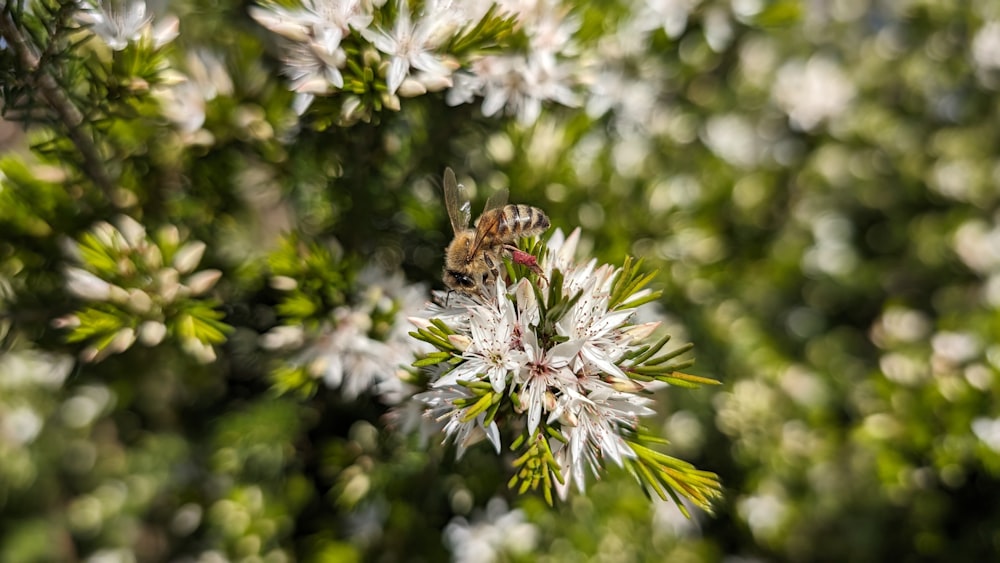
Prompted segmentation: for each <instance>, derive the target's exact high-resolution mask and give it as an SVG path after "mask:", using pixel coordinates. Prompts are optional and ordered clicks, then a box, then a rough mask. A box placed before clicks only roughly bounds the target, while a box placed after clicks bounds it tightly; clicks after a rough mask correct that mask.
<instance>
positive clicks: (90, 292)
mask: <svg viewBox="0 0 1000 563" xmlns="http://www.w3.org/2000/svg"><path fill="white" fill-rule="evenodd" d="M65 274H66V290H67V291H69V292H70V293H72V294H73V295H75V296H77V297H79V298H80V299H88V300H91V301H107V300H108V299H109V298H110V297H111V284H110V283H108V282H106V281H104V280H102V279H101V278H99V277H97V276H95V275H94V274H92V273H90V272H88V271H86V270H83V269H81V268H75V267H72V266H69V267H67V268H66V269H65ZM119 289H120V288H119Z"/></svg>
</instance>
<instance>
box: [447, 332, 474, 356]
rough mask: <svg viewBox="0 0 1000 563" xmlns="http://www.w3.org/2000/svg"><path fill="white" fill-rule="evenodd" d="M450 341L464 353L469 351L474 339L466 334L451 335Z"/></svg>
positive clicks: (449, 336)
mask: <svg viewBox="0 0 1000 563" xmlns="http://www.w3.org/2000/svg"><path fill="white" fill-rule="evenodd" d="M448 341H449V342H451V343H452V345H454V346H455V347H456V348H458V349H459V350H461V351H463V352H465V351H466V350H468V349H469V346H470V345H472V339H471V338H469V337H468V336H465V335H464V334H449V335H448Z"/></svg>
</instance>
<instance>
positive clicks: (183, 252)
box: [173, 240, 205, 274]
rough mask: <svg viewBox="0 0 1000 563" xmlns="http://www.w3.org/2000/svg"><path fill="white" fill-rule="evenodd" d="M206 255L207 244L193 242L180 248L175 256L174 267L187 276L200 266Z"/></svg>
mask: <svg viewBox="0 0 1000 563" xmlns="http://www.w3.org/2000/svg"><path fill="white" fill-rule="evenodd" d="M204 254H205V243H203V242H201V241H200V240H196V241H191V242H189V243H187V244H185V245H184V246H182V247H181V248H180V250H178V251H177V254H175V255H174V261H173V266H174V268H176V269H177V271H178V272H180V273H182V274H187V273H189V272H191V271H193V270H194V269H195V267H196V266H198V263H199V262H201V257H202V255H204Z"/></svg>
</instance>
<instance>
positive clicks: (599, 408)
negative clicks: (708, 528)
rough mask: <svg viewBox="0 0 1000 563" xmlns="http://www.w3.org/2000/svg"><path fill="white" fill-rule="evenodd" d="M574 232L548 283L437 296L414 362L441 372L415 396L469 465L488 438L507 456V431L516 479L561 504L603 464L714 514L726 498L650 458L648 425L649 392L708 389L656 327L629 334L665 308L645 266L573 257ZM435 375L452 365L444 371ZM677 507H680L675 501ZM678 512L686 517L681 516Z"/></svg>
mask: <svg viewBox="0 0 1000 563" xmlns="http://www.w3.org/2000/svg"><path fill="white" fill-rule="evenodd" d="M578 241H579V230H577V231H574V232H573V234H571V235H570V236H569V237H568V238H565V240H564V238H563V236H562V234H561V233H560V232H557V233H556V234H555V235H553V237H552V239H551V240H550V241H549V245H548V249H547V250H542V249H541V248H542V247H541V245H539V246H538V247H536V248H535V249H534V252H535V253H536V254H537V255H538V256H540V258H541V265H542V270H543V273H544V279H543V278H540V277H537V276H536V275H535V274H532V273H530V272H528V271H527V270H524V271H521V268H520V267H518V266H515V265H513V264H509V265H508V266H509V267H508V271H507V274H508V276H507V277H508V280H509V281H505V280H504V279H503V276H497V278H498V279H497V281H496V285H495V286H494V287H492V288H488V291H485V292H484V293H485V295H483V296H477V297H475V298H472V297H467V296H464V295H456V294H451V295H441V296H439V297H441V298H442V300H441V303H443V304H444V305H440V304H434V305H431V307H430V309H429V310H428V311H427V313H426V316H425V317H419V318H418V317H414V318H411V322H412V323H413V324H414V325H416V326H417V327H418V330H417V331H416V332H414V333H412V334H413V335H414V336H415V337H417V338H418V339H420V340H423V341H425V342H428V343H430V344H432V345H434V346H435V347H436V348H437V351H436V352H434V353H432V354H429V355H427V356H426V357H425V358H424V359H422V360H420V361H418V362H417V365H418V366H435V367H434V368H433V369H434V370H435V372H434V373H433V374H432V376H431V382H430V389H429V390H427V391H426V392H423V393H420V394H418V395H417V396H416V398H417V399H418V400H420V401H422V402H423V403H425V404H426V410H425V416H427V417H428V418H429V419H430V420H432V421H433V422H435V423H436V424H439V425H443V431H444V432H445V434H446V436H447V437H448V438H450V439H452V440H454V441H455V442H456V444H457V445H458V454H459V455H461V454H462V453H463V452H464V450H465V449H466V448H467V447H468V446H469V445H471V444H473V443H475V442H477V441H479V440H481V439H483V438H486V439H487V440H489V441H490V443H491V444H492V445H493V447H494V448H495V449H496V450H497V452H498V453H499V452H500V449H501V445H502V444H501V442H502V438H501V426H500V423H499V421H503V423H504V428H503V429H504V430H508V429H509V430H512V431H513V432H514V433H515V435H516V438H515V439H514V440H513V443H512V444H511V447H512V449H514V450H518V451H519V452H520V456H519V458H518V459H517V460H516V461H515V462H514V465H515V466H516V468H517V471H518V473H517V475H515V476H514V477H513V478H512V479H511V482H510V485H511V487H514V486H518V483H520V485H519V489H520V492H526V491H527V490H528V489H535V488H538V487H539V486H541V487H542V488H543V492H544V493H545V495H546V499H547V500H549V501H550V502H551V489H552V488H555V489H556V490H557V492H558V493H559V495H560V497H565V496H566V494H567V491H568V489H569V488H570V485H571V484H573V483H575V484H576V487H577V488H578V489H579V490H580V491H582V490H583V489H584V486H585V479H586V473H587V472H588V471H589V472H591V473H593V474H594V475H595V476H598V475H600V473H601V471H602V469H603V468H604V465H605V463H606V462H607V461H611V462H613V463H614V464H616V465H618V466H621V467H625V468H627V469H628V470H629V471H630V472H631V473H632V474H633V475H634V476H635V477H636V478H637V479H638V480H639V481H640V482H641V483H643V484H645V485H646V486H648V487H649V488H651V489H653V490H654V491H655V492H656V493H657V494H658V495H659V496H661V497H666V496H667V495H670V496H671V497H672V498H674V500H678V496H677V495H678V494H679V495H681V496H683V497H685V498H688V499H689V500H691V501H692V502H693V503H694V504H696V505H697V506H701V507H703V508H707V507H708V504H709V500H710V499H711V498H713V497H714V496H716V495H717V494H718V482H717V480H716V478H715V476H714V475H713V474H711V473H707V472H703V471H698V470H696V469H695V468H693V467H691V466H690V465H689V464H687V463H685V462H682V461H679V460H676V459H674V458H671V457H669V456H666V455H664V454H662V453H660V452H657V451H655V450H653V449H651V448H650V447H649V444H650V442H652V441H656V439H655V438H653V437H651V436H649V435H648V434H646V431H645V430H644V429H643V427H642V426H641V425H640V420H639V419H640V418H641V417H645V416H649V415H652V414H654V412H655V411H654V410H653V409H652V408H651V407H652V404H653V401H652V399H651V398H650V396H649V391H651V390H653V389H655V388H657V387H660V386H663V384H664V383H666V384H671V385H677V386H684V387H692V386H697V385H700V384H713V383H716V382H715V381H714V380H711V379H705V378H701V377H697V376H693V375H688V374H685V373H681V372H680V371H679V370H681V369H683V368H685V367H687V366H689V365H690V364H691V361H690V360H680V359H678V358H679V356H681V355H682V354H683V353H685V352H687V351H688V350H689V349H690V346H681V347H679V348H676V349H674V350H671V351H666V352H662V353H661V351H662V350H663V348H664V346H665V344H666V343H667V341H668V340H669V336H662V337H656V336H654V335H655V333H656V332H657V328H658V327H659V324H660V323H659V322H646V323H640V324H633V323H632V320H633V319H634V317H635V314H636V311H637V308H639V307H640V306H641V305H644V304H646V303H650V302H651V301H653V300H655V299H656V298H657V297H659V294H658V293H657V292H653V291H650V290H649V289H645V288H644V286H645V285H646V284H647V283H648V282H649V281H650V280H651V279H652V274H647V275H643V274H641V273H640V272H639V264H637V263H634V262H632V261H626V263H625V264H624V266H623V267H621V268H616V267H613V266H610V265H601V266H598V265H597V262H596V260H590V261H589V262H586V263H583V264H578V263H577V262H576V261H575V259H574V254H575V252H576V247H577V243H578ZM440 366H445V367H444V368H443V369H442V368H441V367H440ZM678 505H679V506H680V504H679V503H678ZM682 510H683V507H682Z"/></svg>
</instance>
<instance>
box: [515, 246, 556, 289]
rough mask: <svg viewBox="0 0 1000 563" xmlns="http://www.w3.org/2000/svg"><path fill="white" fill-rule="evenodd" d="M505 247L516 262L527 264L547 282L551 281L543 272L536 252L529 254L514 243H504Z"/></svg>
mask: <svg viewBox="0 0 1000 563" xmlns="http://www.w3.org/2000/svg"><path fill="white" fill-rule="evenodd" d="M504 248H506V249H507V250H509V251H510V257H511V259H512V260H513V261H514V263H515V264H521V265H522V266H527V267H528V269H529V270H531V271H532V272H534V273H535V274H537V275H538V277H540V278H542V279H543V280H545V283H546V284H548V283H549V280H548V278H546V277H545V274H544V273H543V272H542V268H541V267H540V266H539V265H538V259H537V258H535V255H534V254H529V253H527V252H525V251H523V250H521V249H520V248H518V247H516V246H514V245H512V244H507V245H504Z"/></svg>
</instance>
